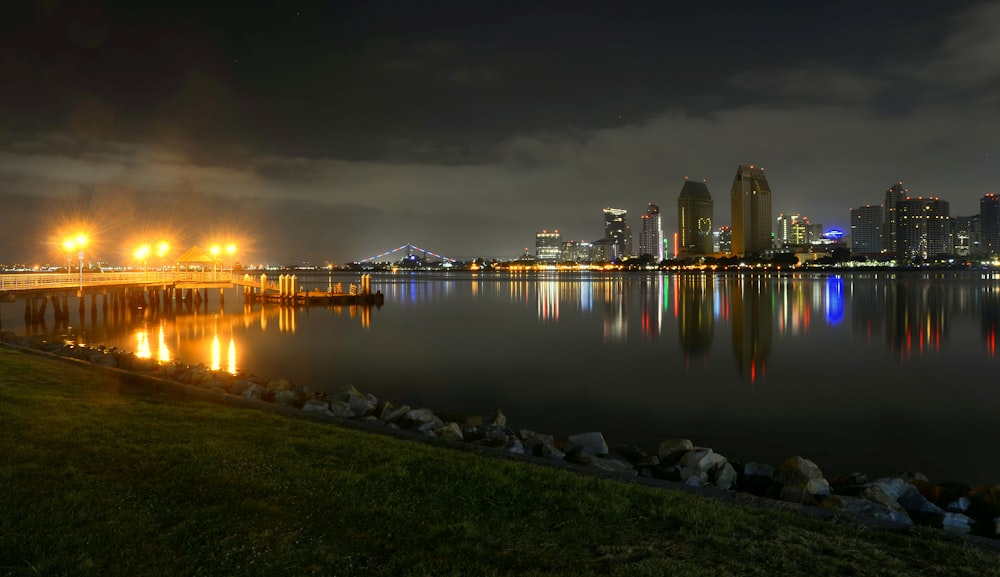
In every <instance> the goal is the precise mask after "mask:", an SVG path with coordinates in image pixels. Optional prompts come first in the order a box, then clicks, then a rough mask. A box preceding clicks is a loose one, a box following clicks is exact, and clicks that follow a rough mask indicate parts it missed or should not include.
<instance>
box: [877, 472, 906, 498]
mask: <svg viewBox="0 0 1000 577" xmlns="http://www.w3.org/2000/svg"><path fill="white" fill-rule="evenodd" d="M871 485H873V486H876V487H879V488H880V489H882V490H883V491H885V494H886V495H889V496H890V497H892V498H893V500H899V498H900V496H902V495H903V493H905V492H907V491H909V490H910V489H911V488H912V487H913V485H911V484H909V483H907V482H906V481H904V480H903V479H899V478H897V477H885V478H882V479H876V480H874V481H872V483H871Z"/></svg>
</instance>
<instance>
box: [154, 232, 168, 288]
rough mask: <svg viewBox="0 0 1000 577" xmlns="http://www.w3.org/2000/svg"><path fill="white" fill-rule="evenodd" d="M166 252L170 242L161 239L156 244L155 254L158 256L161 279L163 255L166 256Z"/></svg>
mask: <svg viewBox="0 0 1000 577" xmlns="http://www.w3.org/2000/svg"><path fill="white" fill-rule="evenodd" d="M168 252H170V243H168V242H166V241H162V240H161V241H160V243H159V244H157V245H156V256H158V257H160V278H161V279H162V278H163V257H165V256H167V253H168Z"/></svg>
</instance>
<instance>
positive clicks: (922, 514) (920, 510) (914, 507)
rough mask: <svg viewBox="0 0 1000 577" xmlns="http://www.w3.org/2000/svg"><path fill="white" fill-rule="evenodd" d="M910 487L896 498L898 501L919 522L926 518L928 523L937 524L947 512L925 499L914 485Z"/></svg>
mask: <svg viewBox="0 0 1000 577" xmlns="http://www.w3.org/2000/svg"><path fill="white" fill-rule="evenodd" d="M909 487H910V488H909V489H907V490H904V491H903V493H902V494H901V495H900V496H899V498H898V499H896V502H897V503H899V504H900V505H901V506H902V507H903V508H904V509H906V512H907V513H909V514H910V518H912V519H913V520H915V521H918V522H923V521H925V520H926V521H927V522H928V524H935V523H936V522H937V521H938V520H939V519H940V518H941V516H943V515H944V514H945V512H944V510H943V509H941V507H938V506H937V505H935V504H934V503H931V502H930V501H928V500H927V499H925V498H924V496H923V495H921V494H920V491H918V490H917V488H916V487H914V486H913V485H910V486H909Z"/></svg>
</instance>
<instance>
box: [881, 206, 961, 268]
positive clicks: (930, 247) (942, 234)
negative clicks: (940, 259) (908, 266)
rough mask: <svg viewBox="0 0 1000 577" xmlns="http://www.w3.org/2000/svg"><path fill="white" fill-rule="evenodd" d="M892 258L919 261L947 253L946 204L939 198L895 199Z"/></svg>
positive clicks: (948, 232) (948, 229) (947, 224)
mask: <svg viewBox="0 0 1000 577" xmlns="http://www.w3.org/2000/svg"><path fill="white" fill-rule="evenodd" d="M895 218H896V259H897V260H898V261H900V262H923V261H926V260H928V259H933V258H935V257H937V256H939V255H943V254H951V253H952V246H951V218H950V217H949V215H948V203H947V202H946V201H943V200H941V199H939V198H923V197H919V198H907V199H905V200H900V201H898V202H896V216H895Z"/></svg>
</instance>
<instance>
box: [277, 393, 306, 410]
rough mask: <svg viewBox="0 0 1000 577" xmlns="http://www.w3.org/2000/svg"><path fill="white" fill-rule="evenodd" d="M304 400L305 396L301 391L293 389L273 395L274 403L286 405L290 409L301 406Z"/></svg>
mask: <svg viewBox="0 0 1000 577" xmlns="http://www.w3.org/2000/svg"><path fill="white" fill-rule="evenodd" d="M305 400H306V395H305V393H303V392H302V391H298V390H295V389H291V390H285V391H277V392H275V393H274V402H275V403H278V404H279V405H288V406H290V407H298V406H300V405H302V403H304V402H305Z"/></svg>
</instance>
